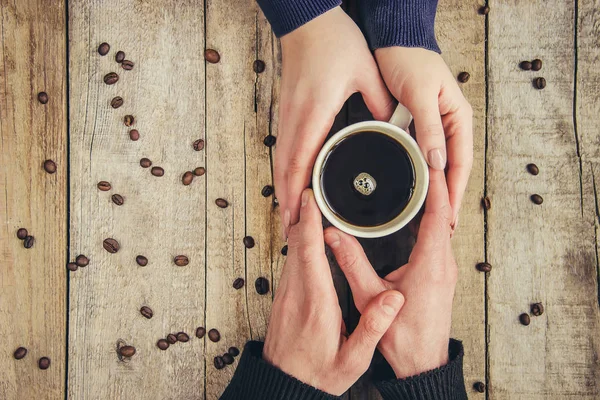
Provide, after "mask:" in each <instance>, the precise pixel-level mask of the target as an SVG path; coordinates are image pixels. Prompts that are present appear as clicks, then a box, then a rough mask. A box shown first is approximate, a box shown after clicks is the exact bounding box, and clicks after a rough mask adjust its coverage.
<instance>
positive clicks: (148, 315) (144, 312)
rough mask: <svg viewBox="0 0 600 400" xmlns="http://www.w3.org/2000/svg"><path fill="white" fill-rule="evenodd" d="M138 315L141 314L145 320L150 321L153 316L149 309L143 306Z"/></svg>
mask: <svg viewBox="0 0 600 400" xmlns="http://www.w3.org/2000/svg"><path fill="white" fill-rule="evenodd" d="M140 314H142V315H143V316H144V317H145V318H148V319H150V318H152V316H153V315H154V312H153V311H152V309H151V308H150V307H148V306H143V307H142V308H140Z"/></svg>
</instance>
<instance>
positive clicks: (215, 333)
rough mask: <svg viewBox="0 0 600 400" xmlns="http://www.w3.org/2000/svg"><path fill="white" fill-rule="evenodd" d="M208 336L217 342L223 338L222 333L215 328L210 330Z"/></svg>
mask: <svg viewBox="0 0 600 400" xmlns="http://www.w3.org/2000/svg"><path fill="white" fill-rule="evenodd" d="M208 338H209V339H210V341H211V342H215V343H217V342H218V341H219V340H221V334H220V333H219V331H218V330H216V329H214V328H213V329H211V330H210V331H208Z"/></svg>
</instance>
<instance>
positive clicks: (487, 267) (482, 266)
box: [475, 262, 492, 272]
mask: <svg viewBox="0 0 600 400" xmlns="http://www.w3.org/2000/svg"><path fill="white" fill-rule="evenodd" d="M475 268H477V270H478V271H480V272H490V271H491V270H492V264H489V263H486V262H480V263H478V264H477V265H476V266H475Z"/></svg>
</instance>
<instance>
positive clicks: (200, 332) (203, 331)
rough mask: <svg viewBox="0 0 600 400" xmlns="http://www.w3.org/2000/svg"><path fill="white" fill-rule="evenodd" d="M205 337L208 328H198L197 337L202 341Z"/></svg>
mask: <svg viewBox="0 0 600 400" xmlns="http://www.w3.org/2000/svg"><path fill="white" fill-rule="evenodd" d="M204 335H206V328H205V327H203V326H199V327H198V328H196V337H197V338H198V339H202V338H203V337H204Z"/></svg>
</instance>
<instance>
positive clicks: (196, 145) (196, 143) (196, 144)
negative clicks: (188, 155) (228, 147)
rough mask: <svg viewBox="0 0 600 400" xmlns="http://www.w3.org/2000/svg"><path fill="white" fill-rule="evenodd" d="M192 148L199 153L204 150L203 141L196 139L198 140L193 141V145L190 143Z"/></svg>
mask: <svg viewBox="0 0 600 400" xmlns="http://www.w3.org/2000/svg"><path fill="white" fill-rule="evenodd" d="M192 147H193V148H194V150H196V151H200V150H202V149H204V139H198V140H196V141H194V143H192Z"/></svg>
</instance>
